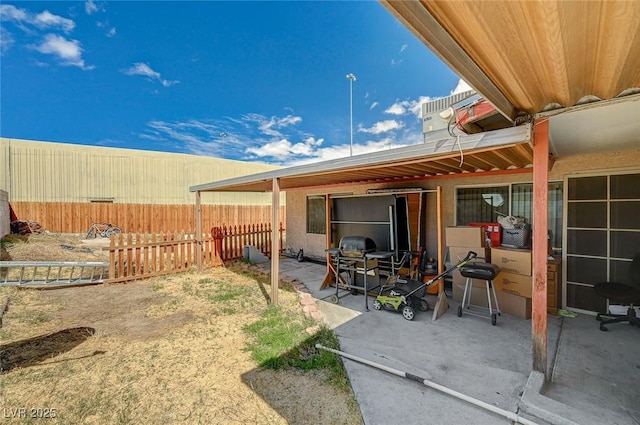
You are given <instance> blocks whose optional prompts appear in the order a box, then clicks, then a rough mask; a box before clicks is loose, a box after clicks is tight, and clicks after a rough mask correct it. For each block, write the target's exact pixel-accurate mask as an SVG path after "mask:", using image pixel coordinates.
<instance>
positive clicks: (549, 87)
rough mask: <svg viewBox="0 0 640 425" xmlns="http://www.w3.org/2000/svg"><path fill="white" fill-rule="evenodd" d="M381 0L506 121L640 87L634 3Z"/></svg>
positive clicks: (638, 17)
mask: <svg viewBox="0 0 640 425" xmlns="http://www.w3.org/2000/svg"><path fill="white" fill-rule="evenodd" d="M380 3H381V4H382V5H383V6H384V7H386V8H387V9H388V10H389V11H390V12H391V13H392V14H393V15H394V16H396V18H398V20H399V21H400V22H401V23H402V24H403V25H404V26H406V27H407V28H408V29H409V30H410V31H411V32H413V33H414V34H415V35H416V37H417V38H418V39H420V40H421V41H422V42H423V43H424V44H426V45H427V46H428V47H429V48H431V50H432V51H433V52H434V53H435V54H437V55H438V56H439V57H440V58H441V59H442V60H443V61H444V62H445V63H446V64H447V65H449V67H450V68H451V69H452V70H454V71H455V72H456V73H457V74H458V75H460V76H461V77H462V78H463V79H464V80H465V81H467V82H468V83H469V84H470V85H471V86H472V87H473V88H475V89H476V90H477V91H478V92H479V93H482V95H483V96H484V97H485V98H486V99H487V100H489V101H490V102H491V103H492V104H494V105H495V106H496V108H497V109H498V110H499V111H501V112H502V113H503V114H504V115H505V116H506V117H509V118H511V119H513V118H514V117H515V116H516V114H517V113H518V111H525V112H528V113H532V114H535V113H539V112H541V111H543V110H545V109H547V108H562V107H565V108H566V107H570V106H573V105H576V104H579V103H580V102H581V100H582V99H585V98H587V97H591V98H592V99H601V100H608V99H612V98H615V97H618V96H621V95H624V94H629V93H634V92H635V93H637V92H638V90H640V54H638V52H639V51H640V35H639V34H640V1H637V0H636V1H628V0H590V1H583V0H582V1H565V0H552V1H548V0H535V1H513V0H495V1H478V0H460V1H428V0H380Z"/></svg>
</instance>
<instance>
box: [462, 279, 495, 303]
mask: <svg viewBox="0 0 640 425" xmlns="http://www.w3.org/2000/svg"><path fill="white" fill-rule="evenodd" d="M473 280H474V282H473V288H472V290H471V305H473V306H477V307H488V306H489V304H488V303H487V287H486V286H485V282H484V281H478V280H475V279H473ZM463 295H464V282H463V283H462V284H459V283H454V284H453V286H452V298H453V300H454V301H457V302H459V303H462V296H463ZM496 296H498V294H497V292H496ZM499 301H500V299H498V302H499ZM492 302H493V301H492Z"/></svg>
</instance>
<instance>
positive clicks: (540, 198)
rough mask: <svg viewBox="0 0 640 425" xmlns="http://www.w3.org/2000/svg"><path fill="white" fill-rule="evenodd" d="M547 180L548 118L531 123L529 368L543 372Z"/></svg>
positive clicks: (544, 354) (545, 370)
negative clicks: (531, 236)
mask: <svg viewBox="0 0 640 425" xmlns="http://www.w3.org/2000/svg"><path fill="white" fill-rule="evenodd" d="M548 181H549V119H548V118H543V119H541V120H536V121H535V123H534V127H533V248H532V256H533V288H532V304H533V305H532V310H533V311H532V320H531V322H532V337H533V341H532V342H533V344H532V346H533V347H532V348H533V370H535V371H537V372H541V373H543V374H544V375H545V377H546V375H547V256H548V243H549V242H548V240H547V229H548V223H547V204H548Z"/></svg>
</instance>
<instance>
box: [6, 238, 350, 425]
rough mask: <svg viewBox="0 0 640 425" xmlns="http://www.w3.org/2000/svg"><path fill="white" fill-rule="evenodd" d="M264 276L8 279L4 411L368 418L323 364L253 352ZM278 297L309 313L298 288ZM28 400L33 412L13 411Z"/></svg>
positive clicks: (143, 420)
mask: <svg viewBox="0 0 640 425" xmlns="http://www.w3.org/2000/svg"><path fill="white" fill-rule="evenodd" d="M42 236H44V237H48V236H49V235H42ZM38 237H40V236H38ZM49 240H50V239H49ZM56 242H57V241H56ZM32 243H33V240H31V242H29V244H32ZM29 244H26V245H29ZM33 246H35V244H34V245H32V247H33ZM23 248H24V247H21V249H23ZM49 249H51V250H52V252H53V251H55V250H56V249H57V248H55V247H51V248H49ZM45 251H46V252H49V251H48V249H45V248H42V249H41V251H40V252H41V253H42V252H45ZM65 251H68V250H65ZM16 252H20V251H15V250H11V255H12V256H16V254H15V253H16ZM29 255H32V256H33V257H36V255H35V254H33V253H30V254H29ZM16 259H17V258H16ZM20 259H23V258H20ZM34 259H35V258H34ZM39 259H41V258H39ZM59 261H72V260H71V259H70V258H69V257H66V256H65V258H64V259H63V258H60V259H59ZM82 261H88V260H82ZM94 261H95V260H94ZM260 285H261V284H260V283H259V281H258V280H256V279H253V278H252V277H250V276H245V275H241V274H238V273H235V272H233V271H231V270H228V269H224V268H216V269H213V270H209V271H207V272H205V273H195V272H192V273H184V274H182V275H175V276H169V277H165V278H154V279H149V280H146V281H141V282H134V283H131V284H127V285H99V286H89V287H83V288H67V289H59V290H50V291H30V290H18V289H16V288H0V301H2V299H4V298H5V297H9V298H10V300H11V303H10V308H9V310H8V312H7V313H6V314H5V316H4V327H3V328H2V329H0V341H1V342H0V360H1V361H2V367H3V369H4V373H3V374H2V375H0V379H1V380H2V381H1V383H0V385H1V387H0V405H2V406H3V407H4V413H5V415H4V416H5V417H4V418H3V419H4V420H5V421H7V422H6V423H24V424H27V423H41V422H42V419H37V418H31V417H29V415H30V413H45V412H46V411H44V410H40V411H33V412H31V411H30V410H29V409H30V408H40V409H55V415H56V418H55V420H54V421H53V422H54V423H60V424H78V423H83V424H158V423H189V424H192V423H193V424H199V423H201V424H218V423H219V424H226V423H229V424H231V423H240V424H284V423H291V424H296V423H297V424H308V423H318V424H319V423H322V424H330V423H335V424H358V423H361V422H362V419H361V417H360V414H359V411H358V409H357V405H356V404H355V402H354V399H353V395H352V394H351V393H350V391H345V389H344V388H339V387H336V386H332V385H330V384H328V383H327V382H326V380H325V378H326V372H324V371H322V370H320V371H317V370H316V371H310V372H302V371H300V370H295V369H291V368H286V369H283V370H278V371H273V370H266V369H262V368H260V367H259V366H258V365H257V364H256V362H255V360H253V359H252V357H251V353H250V352H248V351H247V350H246V347H247V344H248V342H249V341H248V338H249V336H248V335H247V334H246V333H245V332H244V331H243V326H245V325H248V324H251V323H254V322H255V321H256V320H258V319H259V318H260V314H261V313H262V312H263V311H264V310H265V309H266V308H268V304H267V302H266V300H265V297H264V295H263V291H264V288H260ZM280 301H281V304H282V306H283V307H282V308H283V311H285V312H286V314H287V316H288V317H289V318H290V320H291V321H297V322H299V323H300V324H301V325H303V326H306V325H307V324H308V322H307V320H308V319H306V318H305V317H304V316H303V315H302V313H301V310H300V307H299V305H298V300H297V295H296V294H295V293H293V292H290V291H286V290H281V291H280ZM20 408H25V409H27V410H26V416H27V417H22V418H18V417H11V416H12V415H13V416H21V415H22V414H21V413H19V412H20V411H19V410H18V409H20ZM16 412H18V413H16ZM49 413H50V411H49ZM7 415H8V416H9V417H6V416H7ZM50 422H52V421H50Z"/></svg>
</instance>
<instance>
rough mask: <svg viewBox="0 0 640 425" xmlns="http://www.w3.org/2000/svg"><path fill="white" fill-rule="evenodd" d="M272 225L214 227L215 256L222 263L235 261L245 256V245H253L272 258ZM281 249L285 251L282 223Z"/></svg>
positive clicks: (280, 230)
mask: <svg viewBox="0 0 640 425" xmlns="http://www.w3.org/2000/svg"><path fill="white" fill-rule="evenodd" d="M271 230H272V228H271V223H267V224H251V225H248V226H247V225H242V226H229V227H227V226H222V227H213V228H212V229H211V235H212V236H213V239H214V255H216V256H217V257H218V258H220V259H221V260H222V261H228V260H233V259H235V258H240V257H242V256H243V254H244V253H243V252H242V251H243V248H244V246H245V245H253V246H255V247H256V248H258V250H259V251H260V252H262V253H263V254H264V255H266V256H267V257H271V242H272V239H271ZM278 234H279V235H280V241H279V245H278V246H279V247H280V252H282V251H283V248H282V247H283V239H284V228H283V227H282V223H280V228H279V229H278Z"/></svg>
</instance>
